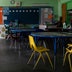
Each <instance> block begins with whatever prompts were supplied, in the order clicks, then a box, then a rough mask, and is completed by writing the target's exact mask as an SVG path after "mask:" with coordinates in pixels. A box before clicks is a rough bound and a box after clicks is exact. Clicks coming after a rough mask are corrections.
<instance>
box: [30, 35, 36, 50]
mask: <svg viewBox="0 0 72 72" xmlns="http://www.w3.org/2000/svg"><path fill="white" fill-rule="evenodd" d="M29 44H30V48H32V49H33V50H35V51H37V46H36V44H35V41H34V38H33V36H31V35H29Z"/></svg>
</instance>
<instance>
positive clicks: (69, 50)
mask: <svg viewBox="0 0 72 72" xmlns="http://www.w3.org/2000/svg"><path fill="white" fill-rule="evenodd" d="M71 54H72V44H68V47H67V48H66V53H65V56H64V60H63V65H64V63H65V60H66V56H67V55H68V60H69V65H70V70H71V72H72V65H71V59H70V55H71Z"/></svg>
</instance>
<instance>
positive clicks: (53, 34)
mask: <svg viewBox="0 0 72 72" xmlns="http://www.w3.org/2000/svg"><path fill="white" fill-rule="evenodd" d="M31 35H32V36H33V37H34V39H35V41H36V38H37V37H40V38H53V41H54V42H53V44H54V69H55V65H56V52H57V51H56V49H57V47H56V46H57V45H56V41H57V39H58V38H62V39H64V38H72V33H69V32H33V33H31Z"/></svg>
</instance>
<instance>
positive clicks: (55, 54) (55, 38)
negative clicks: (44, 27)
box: [54, 38, 56, 70]
mask: <svg viewBox="0 0 72 72" xmlns="http://www.w3.org/2000/svg"><path fill="white" fill-rule="evenodd" d="M55 68H56V38H54V70H55Z"/></svg>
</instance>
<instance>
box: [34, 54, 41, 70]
mask: <svg viewBox="0 0 72 72" xmlns="http://www.w3.org/2000/svg"><path fill="white" fill-rule="evenodd" d="M40 58H41V54H40V55H39V57H38V59H37V61H36V63H35V65H34V67H33V70H34V69H35V68H36V66H37V64H38V62H39V60H40Z"/></svg>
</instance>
